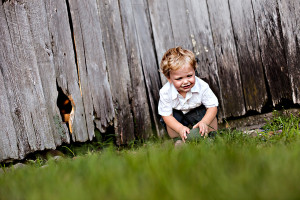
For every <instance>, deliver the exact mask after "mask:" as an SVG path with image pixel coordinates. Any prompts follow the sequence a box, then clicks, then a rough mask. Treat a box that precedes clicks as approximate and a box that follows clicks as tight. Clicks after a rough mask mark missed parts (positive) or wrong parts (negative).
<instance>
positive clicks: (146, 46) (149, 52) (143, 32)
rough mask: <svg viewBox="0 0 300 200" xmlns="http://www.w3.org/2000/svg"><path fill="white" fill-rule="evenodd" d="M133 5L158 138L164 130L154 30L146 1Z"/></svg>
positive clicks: (141, 0)
mask: <svg viewBox="0 0 300 200" xmlns="http://www.w3.org/2000/svg"><path fill="white" fill-rule="evenodd" d="M132 2H135V3H133V5H132V7H133V13H134V21H135V25H136V30H137V35H138V44H139V51H140V53H141V61H142V66H143V72H144V76H145V80H146V86H147V91H148V97H149V100H150V106H151V113H152V114H153V119H154V124H155V128H156V131H157V134H158V136H162V135H163V134H164V129H163V127H162V125H161V124H160V122H159V118H160V117H159V115H158V110H157V106H158V101H159V89H160V88H161V84H160V77H159V73H158V71H159V69H158V68H159V67H158V66H157V61H156V57H155V51H154V45H153V41H152V30H151V25H150V22H149V20H150V17H149V15H148V7H147V4H146V2H145V1H144V0H135V1H132Z"/></svg>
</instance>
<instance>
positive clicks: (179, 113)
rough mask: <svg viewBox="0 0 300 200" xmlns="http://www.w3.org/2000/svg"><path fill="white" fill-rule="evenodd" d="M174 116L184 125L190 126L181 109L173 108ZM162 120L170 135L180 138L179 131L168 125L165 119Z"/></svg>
mask: <svg viewBox="0 0 300 200" xmlns="http://www.w3.org/2000/svg"><path fill="white" fill-rule="evenodd" d="M173 117H174V118H175V119H176V120H177V121H178V122H180V123H181V124H182V125H184V126H188V125H189V122H188V121H186V120H185V117H184V114H183V113H182V111H180V110H175V109H173ZM160 122H161V123H162V124H163V125H164V127H165V128H166V130H167V132H168V135H169V136H170V138H172V139H173V138H180V135H179V133H177V132H176V131H174V130H173V129H171V128H170V127H168V126H167V125H166V124H165V122H164V121H163V119H162V118H161V120H160Z"/></svg>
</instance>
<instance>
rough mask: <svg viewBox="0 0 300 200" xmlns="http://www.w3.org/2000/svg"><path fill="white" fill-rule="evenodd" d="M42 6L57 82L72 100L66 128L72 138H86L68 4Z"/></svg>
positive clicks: (52, 1) (57, 2)
mask: <svg viewBox="0 0 300 200" xmlns="http://www.w3.org/2000/svg"><path fill="white" fill-rule="evenodd" d="M45 6H46V11H47V19H48V29H49V33H50V39H51V49H52V52H53V60H54V66H55V73H56V81H57V86H58V87H59V88H61V89H62V91H63V93H64V94H65V95H66V96H68V98H69V99H70V100H71V102H72V111H71V114H70V120H69V130H70V132H71V134H72V140H73V141H78V142H85V141H87V140H88V139H89V136H88V131H87V123H86V119H85V113H84V107H83V101H82V98H81V93H80V88H79V80H78V74H77V66H76V63H75V55H74V49H73V43H72V34H71V30H70V23H69V17H68V10H67V5H66V2H65V1H64V0H49V1H45Z"/></svg>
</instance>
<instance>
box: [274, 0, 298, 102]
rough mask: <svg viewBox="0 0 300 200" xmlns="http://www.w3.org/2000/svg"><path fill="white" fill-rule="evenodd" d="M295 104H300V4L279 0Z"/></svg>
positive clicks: (291, 0)
mask: <svg viewBox="0 0 300 200" xmlns="http://www.w3.org/2000/svg"><path fill="white" fill-rule="evenodd" d="M278 4H279V11H280V16H281V18H280V19H281V25H282V32H283V39H284V43H285V53H286V58H287V65H288V70H289V77H290V81H291V87H292V92H293V93H292V98H293V102H294V103H298V104H300V78H299V77H300V60H299V58H300V16H299V13H300V2H299V1H293V0H285V1H283V0H278Z"/></svg>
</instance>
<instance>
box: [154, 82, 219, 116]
mask: <svg viewBox="0 0 300 200" xmlns="http://www.w3.org/2000/svg"><path fill="white" fill-rule="evenodd" d="M195 79H196V80H195V85H194V86H193V87H192V88H191V90H190V91H189V92H187V93H186V96H185V98H183V96H182V95H181V94H179V93H178V91H177V90H176V88H175V87H174V85H173V84H171V83H169V82H167V83H166V84H165V85H164V86H163V87H162V88H161V89H160V90H159V96H160V98H159V102H158V114H160V115H161V116H170V115H171V114H172V113H173V109H176V110H181V111H182V112H183V113H184V114H185V113H187V112H189V111H190V110H191V109H193V108H196V107H198V106H201V105H202V104H203V105H204V106H205V107H206V108H210V107H216V106H218V105H219V102H218V99H217V97H216V95H215V94H214V93H213V91H212V90H211V89H210V88H209V85H208V84H207V83H206V82H204V81H203V80H201V79H200V78H198V77H195Z"/></svg>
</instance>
